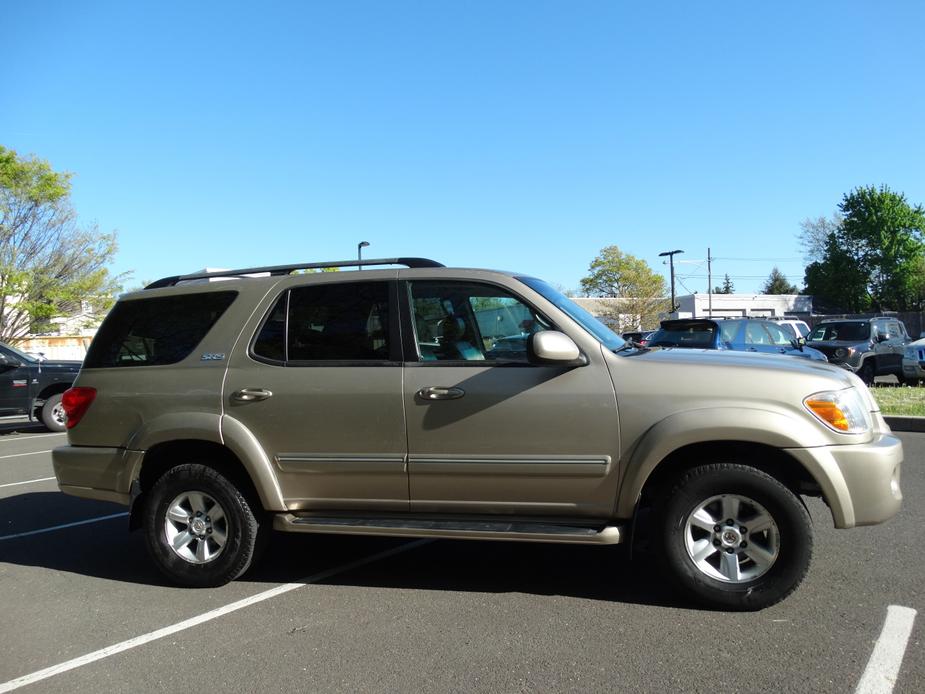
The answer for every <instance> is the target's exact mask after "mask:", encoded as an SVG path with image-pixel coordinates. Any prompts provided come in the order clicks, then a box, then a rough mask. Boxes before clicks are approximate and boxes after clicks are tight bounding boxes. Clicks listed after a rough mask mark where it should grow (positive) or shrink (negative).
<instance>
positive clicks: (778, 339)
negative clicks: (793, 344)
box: [764, 323, 795, 347]
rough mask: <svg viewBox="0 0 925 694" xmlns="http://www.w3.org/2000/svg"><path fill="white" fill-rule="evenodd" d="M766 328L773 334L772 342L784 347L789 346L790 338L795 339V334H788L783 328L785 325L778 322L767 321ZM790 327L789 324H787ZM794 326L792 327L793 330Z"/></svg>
mask: <svg viewBox="0 0 925 694" xmlns="http://www.w3.org/2000/svg"><path fill="white" fill-rule="evenodd" d="M764 327H765V330H767V331H768V333H769V334H770V335H771V343H772V344H775V345H780V346H782V347H789V346H790V340H792V339H795V337H794V336H791V335H788V334H787V333H786V332H784V330H783V326H780V325H777V324H776V323H765V326H764ZM787 327H788V328H789V327H790V326H789V325H788V326H787ZM792 329H793V328H791V330H792Z"/></svg>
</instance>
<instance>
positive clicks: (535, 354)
mask: <svg viewBox="0 0 925 694" xmlns="http://www.w3.org/2000/svg"><path fill="white" fill-rule="evenodd" d="M527 356H528V357H529V359H530V363H531V364H555V365H559V366H584V365H585V364H587V363H588V358H587V357H585V356H584V355H583V354H582V353H581V350H579V349H578V345H576V344H575V341H574V340H572V338H570V337H569V336H568V335H566V334H565V333H560V332H558V331H557V330H542V331H540V332H538V333H533V334H532V335H531V336H530V337H529V339H528V340H527Z"/></svg>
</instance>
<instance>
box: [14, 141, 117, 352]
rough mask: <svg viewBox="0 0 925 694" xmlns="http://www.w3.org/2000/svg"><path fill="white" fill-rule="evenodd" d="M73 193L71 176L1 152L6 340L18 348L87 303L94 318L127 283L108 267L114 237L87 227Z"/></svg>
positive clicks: (38, 163)
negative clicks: (80, 218) (52, 320)
mask: <svg viewBox="0 0 925 694" xmlns="http://www.w3.org/2000/svg"><path fill="white" fill-rule="evenodd" d="M70 192H71V180H70V174H67V173H58V172H55V171H53V170H52V168H51V166H50V165H49V164H48V163H47V162H45V161H42V160H41V159H37V158H35V157H28V158H27V157H20V156H19V155H17V154H16V152H15V151H13V150H11V149H7V148H5V147H2V146H0V340H2V341H7V342H10V341H14V342H15V341H16V340H17V339H20V338H22V337H24V336H25V335H27V334H28V333H29V332H30V329H31V327H32V326H33V325H42V324H44V323H46V322H47V321H48V320H49V319H50V318H54V317H56V316H60V315H63V314H65V313H69V312H70V311H71V310H72V309H73V308H74V307H75V306H80V305H81V302H88V303H89V304H90V309H91V311H92V312H95V313H100V312H103V311H105V310H106V309H107V308H108V307H109V306H110V305H111V304H112V301H113V295H114V294H115V292H116V291H117V290H118V286H119V284H120V280H121V279H123V278H120V277H111V276H110V275H109V272H108V270H107V267H106V266H107V265H108V264H109V263H110V261H111V259H112V257H113V255H114V254H115V252H116V237H115V234H114V233H112V234H101V233H99V231H98V229H97V228H96V227H95V226H90V227H82V226H80V224H79V223H78V221H77V215H76V213H75V212H74V209H73V207H72V206H71V202H70Z"/></svg>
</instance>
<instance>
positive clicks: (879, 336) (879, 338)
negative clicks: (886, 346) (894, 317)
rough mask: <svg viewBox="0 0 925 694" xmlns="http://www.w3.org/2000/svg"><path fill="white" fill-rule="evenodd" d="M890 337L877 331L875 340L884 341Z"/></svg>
mask: <svg viewBox="0 0 925 694" xmlns="http://www.w3.org/2000/svg"><path fill="white" fill-rule="evenodd" d="M889 339H890V336H889V335H884V334H883V333H877V342H886V341H887V340H889Z"/></svg>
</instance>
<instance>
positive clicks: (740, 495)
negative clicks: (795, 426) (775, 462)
mask: <svg viewBox="0 0 925 694" xmlns="http://www.w3.org/2000/svg"><path fill="white" fill-rule="evenodd" d="M657 517H658V518H659V519H660V521H659V522H660V526H661V527H660V530H659V537H660V539H661V553H662V558H663V560H664V563H665V565H666V567H667V569H668V571H669V573H670V574H671V576H672V577H673V578H674V579H675V581H676V582H677V583H678V584H679V585H680V586H681V587H682V588H683V589H684V590H685V591H687V592H688V593H690V594H691V595H692V596H693V597H694V598H695V599H697V600H699V601H701V602H704V603H707V604H709V605H711V606H713V607H719V608H725V609H731V610H760V609H762V608H764V607H768V606H769V605H773V604H774V603H777V602H779V601H780V600H783V599H784V598H785V597H787V596H788V595H789V594H790V593H792V592H793V591H794V590H795V589H796V588H797V586H798V585H799V584H800V582H801V581H802V580H803V577H804V576H805V575H806V572H807V570H808V569H809V563H810V558H811V556H812V546H813V532H812V525H811V521H810V518H809V514H808V513H807V511H806V508H805V507H804V506H803V504H802V503H801V502H800V500H799V499H798V498H797V496H796V495H795V494H794V493H793V492H791V491H790V490H789V489H787V487H785V486H784V485H783V484H781V483H780V482H779V481H778V480H776V479H774V478H773V477H771V476H770V475H767V474H765V473H764V472H762V471H760V470H757V469H755V468H751V467H748V466H745V465H736V464H729V463H723V464H715V465H704V466H701V467H696V468H693V469H691V470H688V471H687V472H685V473H684V474H683V475H682V476H681V477H680V478H679V479H678V480H677V481H676V482H675V484H674V486H673V488H672V490H671V492H670V493H669V494H668V495H667V496H666V497H664V498H663V500H662V503H661V508H660V509H659V513H658V516H657Z"/></svg>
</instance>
